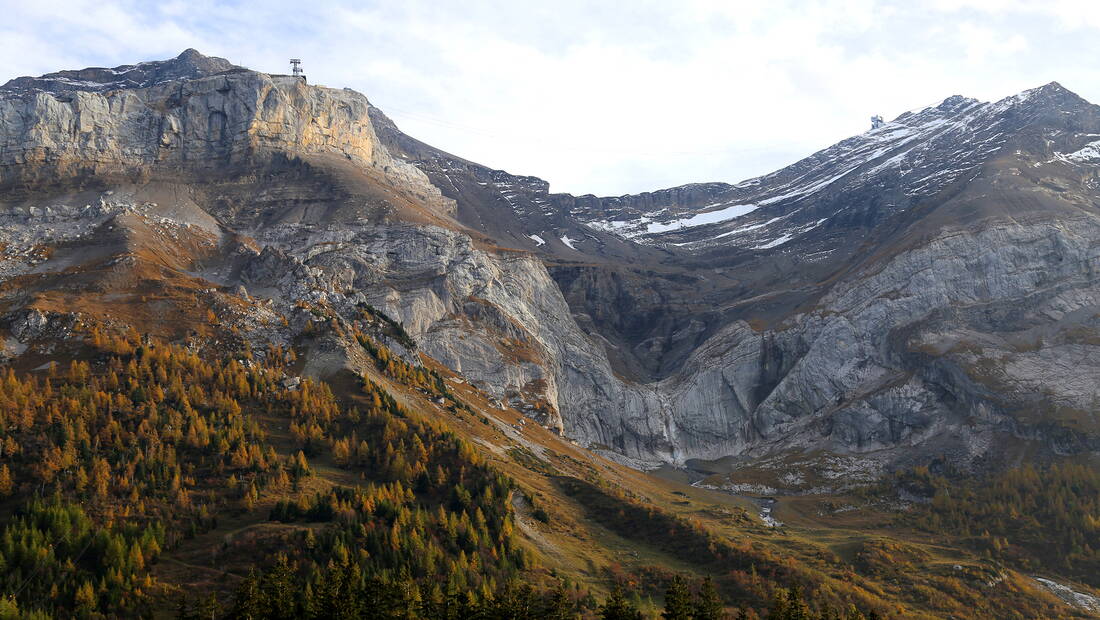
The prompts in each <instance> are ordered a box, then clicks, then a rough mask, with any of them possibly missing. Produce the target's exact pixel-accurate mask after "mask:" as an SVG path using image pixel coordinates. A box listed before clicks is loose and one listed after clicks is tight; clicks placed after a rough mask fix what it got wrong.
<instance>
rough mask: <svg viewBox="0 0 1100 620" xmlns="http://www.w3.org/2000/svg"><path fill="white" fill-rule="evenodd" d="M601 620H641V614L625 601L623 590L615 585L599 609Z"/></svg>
mask: <svg viewBox="0 0 1100 620" xmlns="http://www.w3.org/2000/svg"><path fill="white" fill-rule="evenodd" d="M600 618H601V620H642V612H640V611H638V610H637V609H635V607H634V606H633V605H631V604H630V603H629V602H627V600H626V596H625V595H624V594H623V589H622V588H621V587H620V586H618V585H616V586H615V587H614V588H612V590H611V595H610V596H609V597H607V600H606V601H604V604H603V605H602V606H601V607H600Z"/></svg>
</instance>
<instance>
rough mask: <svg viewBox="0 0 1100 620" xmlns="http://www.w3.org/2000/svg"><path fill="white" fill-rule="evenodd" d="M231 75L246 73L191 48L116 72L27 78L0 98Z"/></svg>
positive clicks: (4, 89) (5, 87)
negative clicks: (228, 73)
mask: <svg viewBox="0 0 1100 620" xmlns="http://www.w3.org/2000/svg"><path fill="white" fill-rule="evenodd" d="M227 71H245V69H244V68H243V67H239V66H237V65H234V64H233V63H231V62H229V61H228V60H226V59H224V58H218V57H216V56H204V55H203V54H202V53H200V52H199V51H198V50H195V49H193V48H188V49H186V50H184V51H183V53H181V54H180V55H179V56H176V57H175V58H169V59H167V60H153V61H148V62H139V63H137V64H133V65H119V66H117V67H112V68H104V67H88V68H85V69H76V70H66V71H57V72H54V73H47V74H45V75H40V76H38V77H31V76H24V77H18V78H15V79H13V80H9V81H8V82H7V83H5V84H4V85H3V86H0V95H5V94H21V93H33V92H47V93H52V94H63V93H69V92H75V91H85V92H107V91H113V90H122V89H136V88H148V87H150V86H155V85H157V84H163V83H165V82H171V81H175V80H190V79H195V78H201V77H206V76H210V75H216V74H218V73H225V72H227Z"/></svg>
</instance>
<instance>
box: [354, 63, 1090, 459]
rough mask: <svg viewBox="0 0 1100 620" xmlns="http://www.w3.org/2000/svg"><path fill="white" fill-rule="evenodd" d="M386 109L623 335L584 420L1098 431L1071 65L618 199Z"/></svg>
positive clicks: (699, 429) (620, 427) (444, 175)
mask: <svg viewBox="0 0 1100 620" xmlns="http://www.w3.org/2000/svg"><path fill="white" fill-rule="evenodd" d="M376 118H377V119H378V120H376V125H382V126H383V127H385V128H386V130H385V131H382V132H381V135H382V136H383V139H384V140H387V141H388V144H389V145H390V148H391V150H395V151H396V152H399V153H402V154H403V156H404V157H405V158H406V159H407V160H408V161H412V162H413V163H415V165H417V166H418V167H419V168H420V169H421V170H423V171H424V172H425V174H427V175H428V177H429V178H431V179H432V181H433V183H434V184H435V185H436V186H438V187H440V189H441V190H442V191H443V192H444V194H445V195H446V196H448V197H450V198H453V199H454V200H455V201H456V204H457V217H458V219H460V221H462V222H463V223H465V224H467V225H469V226H471V227H475V228H478V229H479V230H482V231H484V232H486V233H487V234H491V235H494V236H495V237H496V238H498V239H500V240H501V243H507V244H512V245H520V246H524V247H526V248H527V249H529V250H532V251H534V252H536V253H538V254H539V255H540V256H541V258H542V259H543V261H544V262H545V263H546V265H547V267H548V268H549V270H550V272H551V274H552V275H553V276H554V278H555V281H556V282H557V284H558V285H559V287H560V288H561V290H562V292H563V293H564V295H565V297H566V299H567V301H568V302H569V304H570V308H571V310H572V312H573V314H574V316H575V317H576V319H577V322H578V324H579V325H580V326H582V328H583V329H585V331H586V332H587V333H588V334H589V336H590V337H593V338H596V339H597V340H598V341H601V342H604V343H605V350H606V351H607V354H608V358H609V361H610V362H611V364H612V367H613V369H614V371H615V372H614V373H613V374H614V375H617V376H614V377H612V378H610V379H604V378H601V379H599V380H598V381H597V383H599V384H600V385H599V387H593V386H580V385H578V386H577V387H576V388H575V389H574V388H569V389H570V390H571V391H572V396H570V398H568V399H567V400H566V401H564V402H565V404H564V405H563V406H562V416H563V418H564V419H565V420H566V429H567V433H569V432H572V434H574V435H577V436H580V437H581V438H583V439H585V440H587V441H590V442H597V443H601V444H605V445H608V446H612V447H613V448H614V449H616V450H618V451H622V452H625V453H627V454H630V455H631V456H636V457H642V458H657V459H661V460H672V461H676V462H683V461H684V460H686V459H690V458H719V457H724V456H727V455H738V454H744V453H746V452H747V451H748V452H753V453H760V452H763V451H774V450H780V451H781V450H786V449H790V448H796V449H799V450H806V449H825V450H829V451H835V452H840V453H862V454H870V455H871V456H872V457H873V458H886V459H887V460H889V459H891V458H894V456H886V454H887V453H886V452H882V451H883V450H886V451H887V452H891V451H892V452H894V453H895V455H897V454H900V453H905V454H908V455H911V454H914V453H919V452H921V446H922V445H927V446H934V448H932V450H934V451H937V452H939V451H943V450H945V449H947V450H950V451H951V452H952V453H953V454H954V455H956V456H957V457H958V458H961V459H963V460H964V461H973V460H980V459H983V458H986V457H993V456H997V455H996V454H993V453H991V452H990V450H993V451H994V452H1000V450H999V448H992V446H999V445H1001V444H1003V443H1004V442H1002V441H999V440H997V439H994V437H996V436H1004V437H1006V438H1008V437H1022V436H1026V437H1028V438H1030V439H1040V438H1041V440H1042V441H1043V442H1045V443H1046V447H1047V449H1049V450H1050V451H1053V452H1064V451H1067V450H1068V451H1084V452H1090V451H1094V450H1095V449H1096V445H1097V444H1096V441H1095V430H1096V428H1095V425H1094V423H1090V422H1089V420H1092V419H1093V418H1094V414H1092V413H1091V412H1092V411H1094V410H1095V402H1096V398H1097V396H1096V392H1095V381H1094V380H1093V377H1095V376H1097V374H1096V373H1097V370H1098V369H1097V368H1096V366H1094V365H1093V364H1091V362H1083V363H1079V362H1078V360H1084V359H1089V360H1091V359H1092V357H1094V356H1093V355H1091V354H1090V353H1089V352H1090V351H1091V347H1092V346H1093V345H1092V344H1089V343H1090V342H1091V341H1092V339H1093V336H1092V335H1094V334H1095V333H1096V327H1097V325H1096V322H1095V317H1094V312H1093V310H1094V309H1095V307H1096V304H1095V300H1096V279H1095V275H1094V274H1095V267H1096V230H1097V229H1096V225H1097V219H1096V216H1097V209H1096V202H1095V200H1096V194H1095V190H1094V188H1093V182H1092V180H1091V174H1092V173H1091V170H1092V162H1093V159H1092V155H1091V152H1092V149H1094V148H1095V142H1096V137H1097V136H1096V132H1097V122H1098V120H1100V119H1098V116H1097V108H1096V107H1095V106H1093V105H1091V104H1089V103H1087V102H1085V101H1084V100H1082V99H1080V98H1079V97H1077V96H1076V95H1074V94H1072V93H1070V92H1069V91H1067V90H1066V89H1064V88H1063V87H1061V86H1060V85H1058V84H1056V83H1052V84H1048V85H1046V86H1043V87H1040V88H1037V89H1033V90H1030V91H1025V92H1023V93H1020V94H1019V95H1015V96H1012V97H1008V98H1006V99H1004V100H1001V101H998V102H994V103H981V102H978V101H975V100H973V99H966V98H963V97H958V96H955V97H950V98H948V99H946V100H945V101H944V102H943V103H941V104H940V105H937V106H932V107H929V108H926V109H923V110H918V111H913V112H908V113H905V114H903V115H901V116H900V117H898V118H897V119H895V120H894V121H892V122H890V123H886V124H884V125H883V126H881V127H879V128H876V129H872V130H871V131H868V132H867V133H865V134H862V135H860V136H855V137H852V138H850V139H848V140H845V141H843V142H841V143H839V144H837V145H835V146H832V147H830V148H828V149H825V150H823V151H821V152H819V153H816V154H814V155H812V156H810V157H808V158H806V159H804V160H802V161H800V162H797V163H796V164H794V165H792V166H790V167H788V168H785V169H783V170H780V171H777V172H775V173H772V174H769V175H765V176H763V177H760V178H756V179H751V180H748V181H745V182H742V183H739V184H737V185H732V186H731V185H725V184H696V185H689V186H683V187H680V188H674V189H670V190H663V191H660V192H654V193H651V194H642V195H637V196H622V197H617V198H595V197H591V196H582V197H573V196H567V195H557V194H550V193H548V190H547V184H546V183H545V182H542V181H540V180H538V179H534V178H531V177H516V176H512V175H508V174H506V173H503V172H500V171H492V170H488V169H486V168H484V167H481V166H478V165H476V164H471V163H469V162H465V161H463V160H461V159H458V158H455V157H452V156H449V155H447V154H445V153H441V152H439V151H437V150H434V149H431V148H430V147H427V146H424V145H422V144H420V143H417V142H416V141H414V140H412V139H409V138H407V137H404V136H403V135H401V134H399V132H397V131H396V129H394V128H393V127H392V124H390V123H388V122H386V121H385V120H384V119H382V117H381V115H380V114H376ZM1071 299H1072V300H1073V301H1069V300H1071ZM1071 333H1072V334H1077V335H1074V336H1071V335H1069V334H1071ZM1055 369H1057V370H1055ZM566 374H567V376H568V375H569V374H570V373H566ZM609 400H610V401H611V402H613V403H614V406H613V407H611V408H610V409H608V408H607V407H606V402H607V401H609ZM1039 411H1042V412H1043V413H1038V412H1039ZM1054 411H1060V412H1061V413H1059V414H1055V413H1053V412H1054ZM608 418H610V420H609V419H608ZM570 420H572V421H573V423H572V428H573V429H575V430H571V429H570V424H569V421H570ZM1010 443H1011V441H1010ZM979 446H985V448H979ZM894 448H900V450H894ZM926 452H927V451H926ZM999 456H1007V455H1004V454H1000V455H999ZM1008 458H1012V457H1011V456H1009V457H1008Z"/></svg>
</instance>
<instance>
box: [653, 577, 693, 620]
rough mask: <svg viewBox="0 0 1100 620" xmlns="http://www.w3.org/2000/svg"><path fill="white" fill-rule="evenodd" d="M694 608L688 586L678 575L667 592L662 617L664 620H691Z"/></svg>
mask: <svg viewBox="0 0 1100 620" xmlns="http://www.w3.org/2000/svg"><path fill="white" fill-rule="evenodd" d="M692 607H693V606H692V601H691V593H689V592H688V589H687V584H686V583H684V578H683V577H681V576H679V575H676V576H675V577H673V578H672V583H671V584H669V586H668V590H666V591H665V610H664V612H662V613H661V617H662V618H664V620H691V613H692Z"/></svg>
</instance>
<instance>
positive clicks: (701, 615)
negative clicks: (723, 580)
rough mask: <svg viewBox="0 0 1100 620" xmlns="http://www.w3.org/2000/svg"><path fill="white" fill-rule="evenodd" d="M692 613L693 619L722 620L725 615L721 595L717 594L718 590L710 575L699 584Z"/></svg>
mask: <svg viewBox="0 0 1100 620" xmlns="http://www.w3.org/2000/svg"><path fill="white" fill-rule="evenodd" d="M692 614H693V615H692V618H693V620H722V618H725V617H726V612H725V605H724V604H723V603H722V597H721V596H719V595H718V590H717V588H715V587H714V582H713V581H711V579H710V577H707V578H706V579H704V580H703V583H702V584H701V585H700V586H699V594H698V597H697V598H696V600H695V608H694V610H693V611H692Z"/></svg>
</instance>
